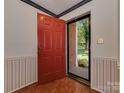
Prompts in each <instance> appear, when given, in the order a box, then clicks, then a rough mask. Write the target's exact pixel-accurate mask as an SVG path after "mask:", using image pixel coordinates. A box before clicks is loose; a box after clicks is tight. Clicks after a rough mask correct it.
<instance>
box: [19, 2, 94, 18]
mask: <svg viewBox="0 0 124 93" xmlns="http://www.w3.org/2000/svg"><path fill="white" fill-rule="evenodd" d="M21 1H23V2H25V3H28V4H29V5H31V6H33V7H35V8H38V9H40V10H41V11H43V12H46V13H48V14H49V15H52V16H54V17H61V16H63V15H65V14H67V13H69V12H71V11H73V10H75V9H76V8H78V7H80V6H82V5H84V4H86V3H88V2H89V1H92V0H21Z"/></svg>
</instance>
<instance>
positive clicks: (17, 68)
mask: <svg viewBox="0 0 124 93" xmlns="http://www.w3.org/2000/svg"><path fill="white" fill-rule="evenodd" d="M4 69H5V93H11V92H13V91H16V90H18V89H20V88H23V87H25V86H27V85H30V84H32V83H35V82H37V57H36V56H24V57H10V58H5V68H4Z"/></svg>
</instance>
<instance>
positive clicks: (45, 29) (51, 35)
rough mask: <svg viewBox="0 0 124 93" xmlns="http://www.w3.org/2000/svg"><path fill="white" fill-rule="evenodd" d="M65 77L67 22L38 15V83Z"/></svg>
mask: <svg viewBox="0 0 124 93" xmlns="http://www.w3.org/2000/svg"><path fill="white" fill-rule="evenodd" d="M62 77H65V21H64V20H60V19H57V18H53V17H50V16H47V15H43V14H39V13H38V82H39V84H41V83H45V82H49V81H52V80H56V79H59V78H62Z"/></svg>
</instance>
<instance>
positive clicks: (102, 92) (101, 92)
mask: <svg viewBox="0 0 124 93" xmlns="http://www.w3.org/2000/svg"><path fill="white" fill-rule="evenodd" d="M91 89H93V90H95V91H97V92H100V93H105V92H104V91H102V90H99V89H97V88H93V87H91Z"/></svg>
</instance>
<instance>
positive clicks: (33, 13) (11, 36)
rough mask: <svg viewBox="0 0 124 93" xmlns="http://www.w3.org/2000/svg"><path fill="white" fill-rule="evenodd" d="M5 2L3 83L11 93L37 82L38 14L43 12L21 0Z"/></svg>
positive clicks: (7, 0)
mask: <svg viewBox="0 0 124 93" xmlns="http://www.w3.org/2000/svg"><path fill="white" fill-rule="evenodd" d="M4 3H5V19H4V22H5V27H4V28H5V32H4V34H5V38H4V40H5V41H4V43H5V45H4V49H5V50H4V52H5V68H4V70H5V78H4V79H5V82H4V84H5V93H8V92H10V93H11V92H12V91H15V90H17V89H20V88H23V87H25V86H27V85H29V84H31V83H34V82H37V59H34V58H37V12H39V13H43V12H41V11H39V10H37V9H35V8H34V7H32V6H30V5H28V4H26V3H24V2H22V1H21V0H4ZM18 64H19V65H18ZM32 64H33V65H32ZM30 72H31V73H30ZM12 73H13V74H12ZM16 73H18V74H19V75H17V74H16ZM25 73H26V74H25ZM10 76H12V77H10ZM22 83H23V84H22Z"/></svg>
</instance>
